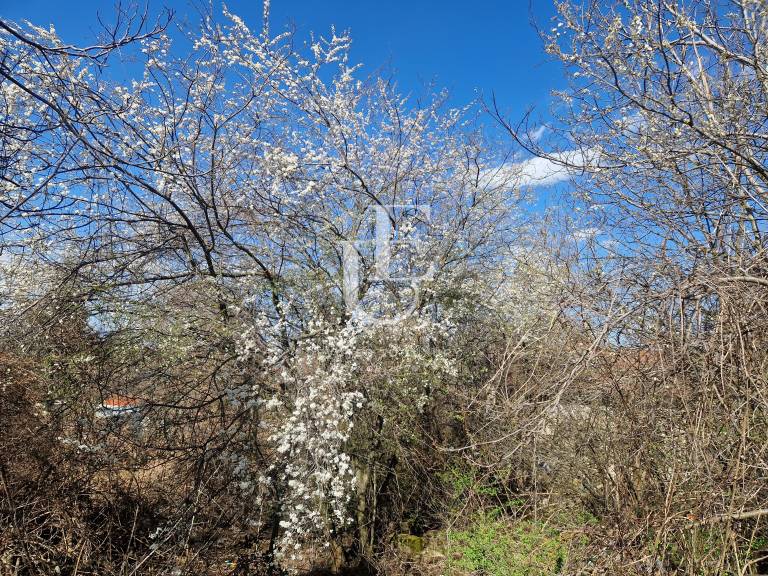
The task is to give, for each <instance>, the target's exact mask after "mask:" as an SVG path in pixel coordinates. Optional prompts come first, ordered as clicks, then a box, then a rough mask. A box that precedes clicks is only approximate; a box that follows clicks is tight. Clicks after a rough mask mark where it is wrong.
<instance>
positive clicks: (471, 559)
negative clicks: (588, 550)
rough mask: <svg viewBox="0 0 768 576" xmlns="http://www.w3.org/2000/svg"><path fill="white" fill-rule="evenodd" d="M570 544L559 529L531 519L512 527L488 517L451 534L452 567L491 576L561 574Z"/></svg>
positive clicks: (449, 556)
mask: <svg viewBox="0 0 768 576" xmlns="http://www.w3.org/2000/svg"><path fill="white" fill-rule="evenodd" d="M568 550H569V543H568V541H567V538H566V537H564V536H563V535H562V533H561V532H560V531H558V530H557V529H555V528H553V527H551V526H548V525H546V524H544V523H541V522H534V521H530V520H523V521H517V522H514V523H513V524H509V523H507V522H505V521H504V520H501V519H496V518H493V517H489V516H484V517H481V518H479V519H478V520H477V521H476V522H475V523H473V524H472V525H471V526H470V527H468V528H467V529H466V530H461V531H450V532H449V533H448V550H447V552H448V554H447V557H448V558H449V562H450V567H451V568H454V569H457V570H459V571H466V572H476V571H477V572H480V573H482V574H487V575H488V576H536V575H544V574H559V573H561V572H562V569H563V566H564V565H565V564H566V562H567V556H568Z"/></svg>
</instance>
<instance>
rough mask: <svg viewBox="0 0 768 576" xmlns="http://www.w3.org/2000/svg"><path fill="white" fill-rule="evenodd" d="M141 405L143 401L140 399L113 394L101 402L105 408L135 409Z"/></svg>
mask: <svg viewBox="0 0 768 576" xmlns="http://www.w3.org/2000/svg"><path fill="white" fill-rule="evenodd" d="M140 404H141V400H140V399H139V398H134V397H132V396H123V395H122V394H113V395H112V396H107V397H106V398H104V400H102V401H101V405H102V406H103V407H104V408H135V407H136V406H139V405H140Z"/></svg>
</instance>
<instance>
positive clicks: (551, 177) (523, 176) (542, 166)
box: [481, 150, 597, 189]
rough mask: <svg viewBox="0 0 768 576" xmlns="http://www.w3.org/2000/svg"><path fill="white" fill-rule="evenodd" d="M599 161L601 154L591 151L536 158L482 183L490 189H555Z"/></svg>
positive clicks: (497, 171) (492, 174)
mask: <svg viewBox="0 0 768 576" xmlns="http://www.w3.org/2000/svg"><path fill="white" fill-rule="evenodd" d="M596 158H597V153H593V152H591V151H590V150H586V151H583V150H565V151H563V152H552V153H550V154H549V155H548V158H541V157H534V158H529V159H527V160H523V161H521V162H509V163H507V164H504V165H502V166H499V167H498V168H495V169H492V170H486V171H485V172H484V173H483V178H482V179H481V181H482V183H483V185H485V186H487V187H490V188H495V187H505V188H508V189H514V188H521V187H527V188H535V187H540V186H552V185H554V184H557V183H559V182H564V181H566V180H568V179H569V178H571V177H572V176H575V175H577V174H580V173H581V170H580V168H581V167H582V166H585V165H586V164H594V162H595V160H596Z"/></svg>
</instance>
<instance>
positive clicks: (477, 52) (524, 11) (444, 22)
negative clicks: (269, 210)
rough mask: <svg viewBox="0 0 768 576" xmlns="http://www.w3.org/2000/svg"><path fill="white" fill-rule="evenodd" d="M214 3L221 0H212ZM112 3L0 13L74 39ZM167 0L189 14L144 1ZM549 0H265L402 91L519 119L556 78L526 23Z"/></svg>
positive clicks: (245, 6)
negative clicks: (344, 36) (441, 93)
mask: <svg viewBox="0 0 768 576" xmlns="http://www.w3.org/2000/svg"><path fill="white" fill-rule="evenodd" d="M214 5H215V6H218V7H220V6H221V3H220V0H214ZM113 6H114V3H113V2H111V1H96V0H72V1H69V2H67V1H61V0H59V1H53V0H0V17H3V18H6V19H11V20H21V19H27V20H30V21H32V22H33V23H35V24H38V25H48V24H49V23H53V24H54V26H55V27H56V30H57V31H58V32H59V34H60V36H61V37H62V38H63V39H64V40H65V41H68V42H72V43H77V42H80V41H87V40H88V39H89V38H92V37H93V35H94V32H95V31H96V30H97V29H98V22H97V18H96V14H97V12H98V13H101V14H102V15H103V16H104V17H105V18H106V19H107V20H108V19H109V15H110V13H112V12H113ZM163 6H168V7H170V8H171V9H173V10H174V12H175V13H176V18H178V19H184V18H185V17H188V18H190V19H194V18H196V15H197V12H196V10H195V8H194V5H193V3H191V2H188V1H187V0H167V1H161V0H149V7H150V11H151V12H155V13H158V12H159V11H160V10H162V8H163ZM227 6H228V7H229V9H230V10H231V11H232V12H234V13H236V14H238V15H239V16H240V17H242V18H243V19H244V20H245V22H246V23H247V24H248V25H249V26H250V27H251V29H253V30H259V29H260V28H261V10H262V4H261V1H260V0H230V1H228V2H227ZM553 13H554V10H553V7H552V0H531V3H530V5H529V2H528V0H507V1H502V0H475V1H474V2H458V1H454V0H443V1H437V0H410V1H407V0H394V1H390V2H381V1H373V0H357V1H353V0H325V1H322V2H320V1H312V0H272V15H271V18H270V20H271V23H270V24H271V28H272V31H273V32H276V31H278V30H280V29H284V27H285V26H287V25H293V26H295V27H296V29H297V32H298V38H299V39H304V38H308V37H309V33H310V31H314V32H316V33H325V32H327V31H328V30H330V27H331V25H335V26H336V27H337V29H341V30H344V29H350V30H351V32H352V38H353V40H354V45H353V50H352V60H353V61H354V62H361V63H363V65H364V70H365V71H370V72H372V71H374V70H376V69H377V68H380V67H382V66H384V67H387V68H388V69H389V70H391V71H392V72H393V73H394V78H395V79H396V80H397V82H398V85H399V86H400V89H401V91H402V92H405V93H411V94H420V93H423V86H424V85H425V83H428V82H430V81H434V82H435V83H436V85H437V86H438V87H445V88H447V89H448V90H449V91H450V92H451V95H452V103H453V104H456V105H460V104H463V103H466V102H468V101H469V100H471V99H472V98H474V97H475V96H476V95H477V94H478V93H479V92H478V91H482V93H483V94H485V95H486V96H487V97H490V94H491V92H495V93H496V97H497V100H498V101H499V103H500V104H501V105H502V107H503V108H504V109H505V110H506V111H507V112H508V113H509V114H510V115H511V116H512V117H513V118H519V117H520V116H521V115H522V114H523V113H524V112H525V110H526V109H527V108H528V107H529V106H531V105H535V106H536V108H537V109H538V110H539V111H540V112H546V109H547V106H548V101H549V91H550V90H551V89H552V88H556V87H558V86H561V85H562V84H563V80H562V76H561V70H560V67H559V66H558V65H557V64H555V63H552V62H550V61H549V60H548V59H547V57H546V55H545V54H544V52H543V49H542V45H541V41H540V40H539V38H538V36H537V34H536V32H535V30H534V29H533V28H532V27H531V25H530V20H531V17H533V18H534V19H535V20H536V21H537V22H538V23H539V25H540V26H542V27H545V28H546V27H548V26H549V25H550V18H551V16H552V15H553Z"/></svg>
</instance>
